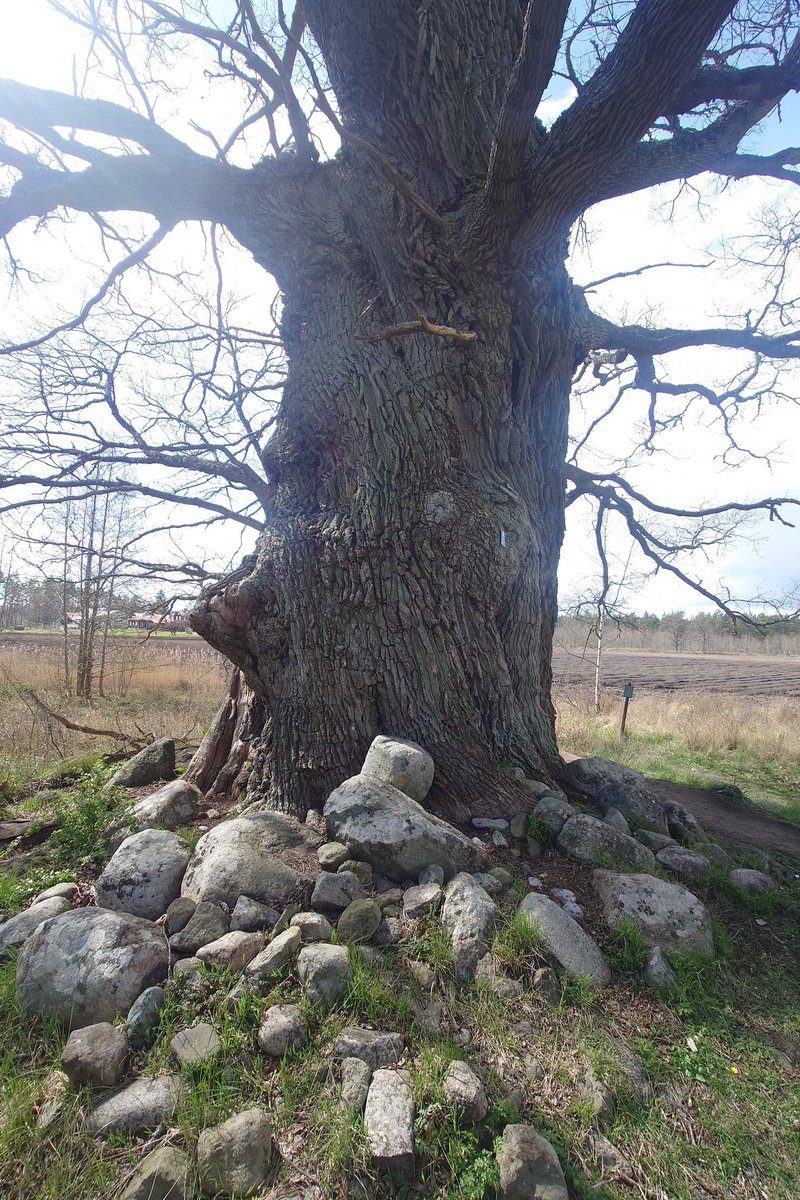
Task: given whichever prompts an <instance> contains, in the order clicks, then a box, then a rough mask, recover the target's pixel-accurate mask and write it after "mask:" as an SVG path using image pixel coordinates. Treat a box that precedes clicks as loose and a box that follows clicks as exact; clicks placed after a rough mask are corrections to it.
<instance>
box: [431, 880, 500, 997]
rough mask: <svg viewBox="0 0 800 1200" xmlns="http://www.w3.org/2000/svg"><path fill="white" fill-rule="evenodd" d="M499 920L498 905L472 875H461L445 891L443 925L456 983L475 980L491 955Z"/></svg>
mask: <svg viewBox="0 0 800 1200" xmlns="http://www.w3.org/2000/svg"><path fill="white" fill-rule="evenodd" d="M496 920H497V905H496V904H495V902H494V900H492V898H491V896H490V895H489V894H488V893H487V892H485V891H484V890H483V888H482V887H481V886H480V884H479V883H477V881H476V880H475V879H473V877H472V876H471V875H467V873H466V872H464V871H462V872H461V873H460V874H459V875H456V877H455V879H451V880H450V882H449V883H448V884H447V886H446V887H445V891H444V904H443V906H442V912H441V922H442V925H443V926H444V928H445V929H446V930H447V932H448V933H449V934H450V941H451V943H452V946H453V967H454V970H455V976H456V979H457V980H458V981H459V982H460V983H468V982H470V981H471V980H473V979H474V978H475V972H476V970H477V967H478V963H479V962H480V960H481V959H482V958H483V957H484V955H485V954H488V952H489V947H490V945H491V941H492V934H493V933H494V926H495V922H496Z"/></svg>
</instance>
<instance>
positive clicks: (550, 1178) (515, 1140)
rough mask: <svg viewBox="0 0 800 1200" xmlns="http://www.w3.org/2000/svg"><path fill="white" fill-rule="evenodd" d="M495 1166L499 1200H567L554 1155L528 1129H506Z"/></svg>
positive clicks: (532, 1129) (538, 1135)
mask: <svg viewBox="0 0 800 1200" xmlns="http://www.w3.org/2000/svg"><path fill="white" fill-rule="evenodd" d="M497 1165H498V1168H499V1172H500V1196H501V1197H502V1198H503V1200H569V1193H568V1192H567V1184H566V1181H565V1179H564V1172H563V1171H562V1170H561V1164H560V1162H559V1161H558V1155H557V1154H556V1152H555V1150H554V1149H553V1147H552V1146H551V1145H550V1143H549V1142H548V1141H547V1139H546V1138H543V1137H542V1136H541V1134H539V1133H537V1132H536V1130H535V1129H534V1128H533V1126H532V1125H506V1127H505V1129H504V1130H503V1137H502V1140H501V1142H500V1149H499V1150H498V1153H497Z"/></svg>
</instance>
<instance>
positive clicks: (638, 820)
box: [564, 758, 667, 833]
mask: <svg viewBox="0 0 800 1200" xmlns="http://www.w3.org/2000/svg"><path fill="white" fill-rule="evenodd" d="M564 774H565V775H566V777H567V780H568V781H569V782H570V783H571V784H572V786H573V787H574V788H575V789H576V790H577V791H579V792H583V794H584V795H585V796H587V797H588V798H589V799H590V800H592V801H593V802H594V803H595V804H597V806H598V808H599V809H600V811H601V812H603V813H605V812H607V810H608V809H609V808H616V809H617V811H618V812H621V813H622V815H623V816H624V817H625V818H626V819H627V820H628V821H633V822H634V823H635V824H636V825H638V826H641V827H642V828H644V829H653V830H655V832H656V833H666V832H667V821H666V817H665V816H664V810H663V808H662V807H661V802H660V801H659V800H658V798H657V797H656V796H654V795H653V793H652V792H651V791H650V790H649V788H648V786H647V780H646V779H645V777H644V775H642V774H641V773H640V772H639V771H634V770H633V769H632V768H631V767H623V766H622V764H621V763H615V762H610V761H609V760H608V759H606V758H577V759H576V760H575V761H574V762H571V763H568V764H567V767H566V769H565V771H564Z"/></svg>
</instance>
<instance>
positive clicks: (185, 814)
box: [133, 779, 204, 829]
mask: <svg viewBox="0 0 800 1200" xmlns="http://www.w3.org/2000/svg"><path fill="white" fill-rule="evenodd" d="M203 803H204V798H203V793H202V792H201V791H200V789H199V788H198V787H195V786H194V784H193V783H187V782H186V780H185V779H174V780H173V781H172V783H167V784H165V785H164V787H162V788H159V789H158V791H157V792H151V793H150V795H149V796H143V797H142V799H141V800H137V802H136V804H134V806H133V816H134V818H135V819H136V824H137V825H139V826H141V828H142V829H151V828H153V827H159V828H161V829H177V828H178V826H179V825H186V824H188V822H189V821H191V820H193V819H194V818H195V817H196V816H197V814H198V812H199V811H200V809H201V808H202V806H203Z"/></svg>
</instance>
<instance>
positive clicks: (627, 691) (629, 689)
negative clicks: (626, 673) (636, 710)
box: [619, 683, 633, 738]
mask: <svg viewBox="0 0 800 1200" xmlns="http://www.w3.org/2000/svg"><path fill="white" fill-rule="evenodd" d="M632 695H633V684H632V683H626V684H625V687H624V688H623V689H622V696H623V700H622V716H621V717H620V722H619V736H620V737H621V738H622V737H625V722H626V721H627V719H628V705H629V704H630V702H631V697H632Z"/></svg>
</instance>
